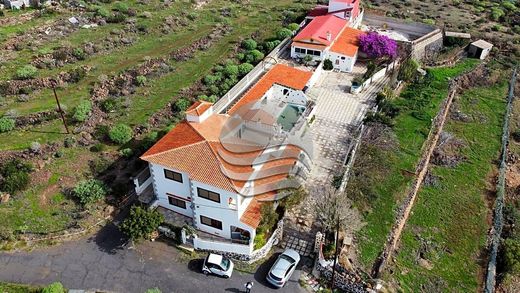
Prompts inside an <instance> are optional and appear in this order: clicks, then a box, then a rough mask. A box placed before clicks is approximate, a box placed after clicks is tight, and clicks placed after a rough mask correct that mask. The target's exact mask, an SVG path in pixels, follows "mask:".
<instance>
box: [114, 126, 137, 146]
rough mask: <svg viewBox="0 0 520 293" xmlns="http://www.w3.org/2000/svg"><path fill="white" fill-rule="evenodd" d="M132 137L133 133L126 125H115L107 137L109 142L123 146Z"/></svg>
mask: <svg viewBox="0 0 520 293" xmlns="http://www.w3.org/2000/svg"><path fill="white" fill-rule="evenodd" d="M133 135H134V131H133V130H132V128H130V126H128V125H126V124H117V125H116V126H114V127H112V128H111V129H110V131H109V132H108V137H110V140H112V141H113V142H115V143H117V144H125V143H127V142H129V141H130V140H131V139H132V137H133Z"/></svg>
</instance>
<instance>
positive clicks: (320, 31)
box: [293, 14, 348, 46]
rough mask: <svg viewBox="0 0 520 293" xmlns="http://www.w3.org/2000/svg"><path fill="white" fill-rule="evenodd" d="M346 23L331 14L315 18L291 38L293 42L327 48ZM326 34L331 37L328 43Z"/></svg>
mask: <svg viewBox="0 0 520 293" xmlns="http://www.w3.org/2000/svg"><path fill="white" fill-rule="evenodd" d="M347 23H348V22H347V21H346V20H344V19H341V18H339V17H337V16H335V15H333V14H328V15H323V16H317V17H315V18H314V19H313V20H312V21H311V22H310V23H309V24H308V25H307V26H305V27H304V28H303V29H302V30H301V31H300V32H299V33H298V34H297V35H296V36H295V37H294V38H293V41H302V42H317V43H321V44H323V45H326V46H328V45H330V44H331V43H332V42H333V41H334V40H335V39H336V37H337V36H338V34H339V33H340V32H341V30H342V29H343V27H345V26H346V25H347ZM327 32H328V33H330V35H331V38H330V41H329V40H327Z"/></svg>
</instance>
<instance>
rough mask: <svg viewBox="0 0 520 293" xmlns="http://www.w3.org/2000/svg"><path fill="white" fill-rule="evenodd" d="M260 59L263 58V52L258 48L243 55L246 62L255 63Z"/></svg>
mask: <svg viewBox="0 0 520 293" xmlns="http://www.w3.org/2000/svg"><path fill="white" fill-rule="evenodd" d="M262 59H264V53H262V52H260V51H258V50H252V51H249V52H248V53H247V54H246V56H245V61H246V62H247V63H257V62H259V61H260V60H262Z"/></svg>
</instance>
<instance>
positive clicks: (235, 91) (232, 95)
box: [213, 38, 291, 113]
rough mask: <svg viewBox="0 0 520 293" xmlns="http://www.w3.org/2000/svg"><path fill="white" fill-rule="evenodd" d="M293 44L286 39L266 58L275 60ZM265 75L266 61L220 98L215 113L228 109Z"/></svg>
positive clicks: (215, 105) (214, 106)
mask: <svg viewBox="0 0 520 293" xmlns="http://www.w3.org/2000/svg"><path fill="white" fill-rule="evenodd" d="M290 43H291V38H286V39H285V40H283V41H282V42H281V43H280V44H279V45H278V46H276V47H275V48H274V49H273V50H272V51H271V52H270V53H269V54H268V55H267V56H266V57H265V58H264V60H265V59H267V58H269V57H271V58H274V59H276V58H277V57H278V54H279V53H280V52H282V51H283V50H284V49H285V47H287V46H288V45H289V44H290ZM264 73H265V69H264V61H262V62H260V63H258V64H257V65H256V66H255V67H254V68H253V70H251V71H250V72H249V73H248V74H246V76H244V77H243V78H242V79H241V80H240V81H239V82H238V83H237V84H235V86H233V87H232V88H231V89H230V90H229V91H228V92H227V93H226V94H225V95H224V96H222V98H220V99H219V100H218V101H217V102H216V103H215V104H214V105H213V112H214V113H222V112H223V111H224V110H225V109H226V108H227V107H229V106H230V105H231V103H232V102H233V101H234V100H235V99H236V98H237V97H239V96H240V94H242V93H243V92H244V90H246V89H247V87H248V86H249V85H250V84H251V83H252V82H253V81H255V80H257V79H258V77H260V76H261V75H262V74H264Z"/></svg>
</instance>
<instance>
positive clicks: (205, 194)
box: [197, 187, 220, 203]
mask: <svg viewBox="0 0 520 293" xmlns="http://www.w3.org/2000/svg"><path fill="white" fill-rule="evenodd" d="M197 194H198V195H199V197H202V198H205V199H207V200H211V201H214V202H218V203H220V194H218V193H216V192H213V191H209V190H206V189H203V188H199V187H197Z"/></svg>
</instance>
